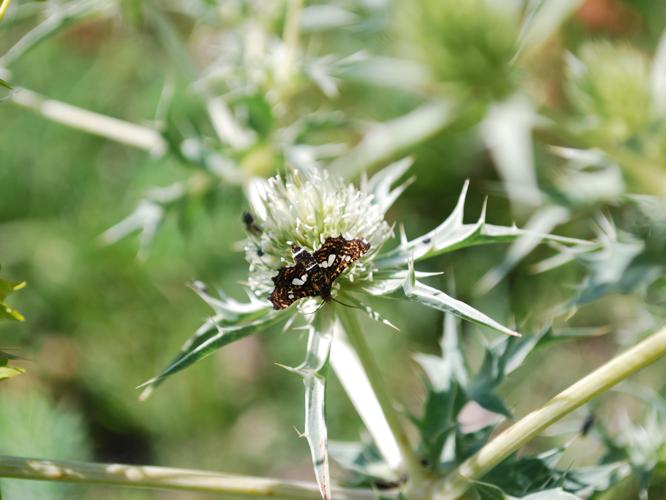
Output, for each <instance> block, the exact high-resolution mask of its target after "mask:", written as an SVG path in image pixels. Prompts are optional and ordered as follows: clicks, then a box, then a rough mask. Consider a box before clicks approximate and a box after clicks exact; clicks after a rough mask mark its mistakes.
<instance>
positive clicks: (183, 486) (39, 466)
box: [0, 456, 394, 500]
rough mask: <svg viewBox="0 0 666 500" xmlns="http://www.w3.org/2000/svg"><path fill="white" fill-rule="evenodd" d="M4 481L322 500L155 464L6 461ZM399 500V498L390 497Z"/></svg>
mask: <svg viewBox="0 0 666 500" xmlns="http://www.w3.org/2000/svg"><path fill="white" fill-rule="evenodd" d="M0 477H11V478H17V479H33V480H42V481H63V482H70V483H83V484H105V485H117V486H132V487H140V488H162V489H169V490H184V491H195V492H205V493H218V494H224V498H229V499H248V498H270V499H273V500H301V499H302V500H319V499H320V498H321V495H320V493H319V487H318V486H317V485H316V484H314V483H307V482H303V481H285V480H280V479H271V478H259V477H249V476H238V475H232V474H220V473H215V472H208V471H200V470H191V469H176V468H173V467H155V466H149V465H126V464H100V463H89V462H72V461H65V460H40V459H32V458H23V457H6V456H0ZM389 496H390V497H391V498H394V495H389ZM333 497H334V498H335V499H340V500H343V499H346V500H372V499H374V498H375V494H374V492H373V491H371V490H367V489H351V488H333Z"/></svg>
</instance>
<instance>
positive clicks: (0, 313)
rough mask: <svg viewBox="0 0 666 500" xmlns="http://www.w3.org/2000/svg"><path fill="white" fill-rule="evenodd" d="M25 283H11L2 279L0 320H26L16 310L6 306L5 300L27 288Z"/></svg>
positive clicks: (0, 286) (0, 280)
mask: <svg viewBox="0 0 666 500" xmlns="http://www.w3.org/2000/svg"><path fill="white" fill-rule="evenodd" d="M25 285H26V284H25V281H21V282H10V281H5V280H3V279H0V320H1V319H3V318H5V319H12V320H16V321H23V320H24V319H25V318H24V317H23V315H22V314H21V313H20V312H18V311H17V310H16V309H13V308H11V307H9V306H8V305H7V304H5V299H6V298H7V297H8V296H9V295H10V294H11V293H12V292H15V291H17V290H20V289H21V288H24V287H25Z"/></svg>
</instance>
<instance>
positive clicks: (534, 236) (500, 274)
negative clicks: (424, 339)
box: [476, 205, 571, 294]
mask: <svg viewBox="0 0 666 500" xmlns="http://www.w3.org/2000/svg"><path fill="white" fill-rule="evenodd" d="M570 216H571V214H570V213H569V211H568V210H567V209H565V208H564V207H560V206H557V205H547V206H544V207H541V208H539V209H537V210H536V212H534V214H533V215H532V216H531V217H530V219H529V220H528V222H527V224H526V226H525V234H523V235H521V236H520V237H518V238H517V239H516V240H515V241H514V242H513V243H512V244H511V246H510V247H509V250H508V251H507V253H506V257H505V258H504V260H503V261H502V263H501V264H499V265H498V266H495V267H493V268H492V269H491V270H490V271H488V272H487V273H486V274H485V275H484V276H483V277H482V278H481V279H480V280H479V282H478V283H477V284H476V290H477V292H478V293H480V294H483V293H487V292H488V291H490V290H491V289H492V288H494V287H495V286H496V285H497V284H498V283H499V282H500V281H502V280H503V279H504V278H505V277H506V275H507V274H508V273H509V272H510V271H511V269H513V268H514V267H515V266H516V265H517V264H518V263H519V262H520V261H521V260H522V259H523V258H525V256H527V254H529V253H530V252H531V251H532V250H534V248H535V247H536V246H537V245H538V244H539V243H540V242H541V237H540V236H539V235H541V234H547V233H549V232H550V231H552V230H553V229H554V228H555V227H556V226H558V225H560V224H562V223H563V222H565V221H567V220H568V219H569V217H570Z"/></svg>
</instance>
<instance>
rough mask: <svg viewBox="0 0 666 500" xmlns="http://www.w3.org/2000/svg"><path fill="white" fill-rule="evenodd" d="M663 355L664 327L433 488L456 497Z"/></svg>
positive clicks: (665, 344)
mask: <svg viewBox="0 0 666 500" xmlns="http://www.w3.org/2000/svg"><path fill="white" fill-rule="evenodd" d="M664 355H666V327H664V328H662V329H661V330H659V331H658V332H657V333H654V334H652V335H651V336H649V337H648V338H646V339H645V340H643V341H642V342H640V343H638V344H637V345H635V346H634V347H632V348H631V349H629V350H628V351H626V352H624V353H622V354H620V355H619V356H616V357H615V358H613V359H612V360H611V361H609V362H608V363H606V364H605V365H603V366H601V367H600V368H597V369H596V370H595V371H593V372H592V373H590V374H589V375H587V376H586V377H584V378H582V379H581V380H579V381H578V382H576V383H575V384H573V385H572V386H570V387H569V388H568V389H565V390H564V391H562V392H561V393H559V394H558V395H557V396H555V397H554V398H553V399H551V400H550V401H549V402H548V403H546V404H545V405H544V406H543V407H541V408H540V409H538V410H536V411H533V412H532V413H530V414H528V415H526V416H525V417H523V418H522V419H520V420H519V421H518V422H516V423H515V424H513V425H512V426H511V427H509V428H508V429H506V430H505V431H504V432H502V433H501V434H500V435H498V436H497V437H496V438H495V439H493V440H492V441H491V442H490V443H488V444H487V445H486V446H484V447H483V448H481V450H479V451H478V452H477V453H476V454H475V455H474V456H472V457H471V458H469V459H468V460H466V461H465V462H464V463H463V464H462V465H461V466H460V467H459V468H458V469H457V470H456V471H454V472H453V473H451V474H450V475H449V476H447V477H446V478H445V479H444V480H443V481H442V482H441V483H440V484H439V485H438V486H437V491H438V492H439V494H440V495H441V496H442V497H443V498H451V499H454V498H458V497H460V496H461V495H463V494H464V493H465V492H466V491H467V490H468V489H469V488H470V487H471V485H472V482H473V481H476V480H479V479H481V478H482V477H483V476H484V475H485V474H486V473H488V472H489V471H490V470H491V469H492V468H493V467H495V466H496V465H497V464H499V463H500V462H501V461H502V460H504V459H505V458H506V457H508V456H509V455H511V454H512V453H514V452H515V451H517V450H518V449H519V448H521V447H522V446H523V445H525V444H526V443H527V442H528V441H530V440H531V439H533V438H534V437H536V436H537V435H538V434H540V433H541V432H542V431H543V430H544V429H546V428H547V427H548V426H550V425H551V424H553V423H554V422H556V421H558V420H559V419H561V418H562V417H564V416H565V415H567V414H568V413H570V412H571V411H573V410H575V409H576V408H578V407H579V406H581V405H583V404H584V403H586V402H587V401H589V400H590V399H592V398H593V397H595V396H597V395H599V394H601V393H603V392H605V391H606V390H608V389H610V388H611V387H612V386H614V385H615V384H617V383H619V382H621V381H622V380H624V379H625V378H627V377H629V376H630V375H632V374H634V373H636V372H637V371H638V370H641V369H642V368H645V367H646V366H648V365H650V364H651V363H654V362H655V361H657V360H658V359H660V358H661V357H662V356H664Z"/></svg>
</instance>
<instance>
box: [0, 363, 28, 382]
mask: <svg viewBox="0 0 666 500" xmlns="http://www.w3.org/2000/svg"><path fill="white" fill-rule="evenodd" d="M22 373H25V370H24V369H23V368H19V367H17V366H0V380H5V379H8V378H12V377H15V376H16V375H21V374H22Z"/></svg>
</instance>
